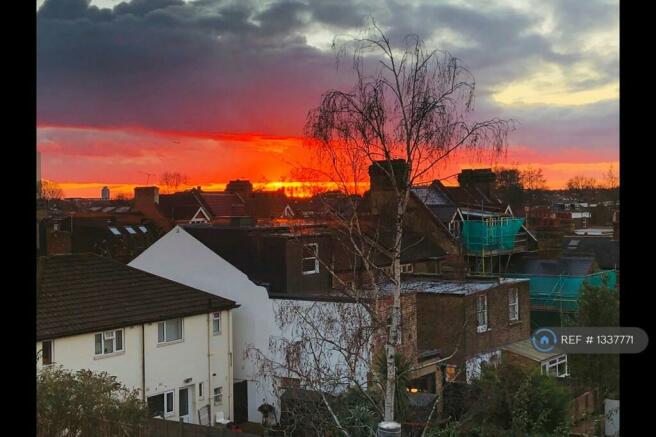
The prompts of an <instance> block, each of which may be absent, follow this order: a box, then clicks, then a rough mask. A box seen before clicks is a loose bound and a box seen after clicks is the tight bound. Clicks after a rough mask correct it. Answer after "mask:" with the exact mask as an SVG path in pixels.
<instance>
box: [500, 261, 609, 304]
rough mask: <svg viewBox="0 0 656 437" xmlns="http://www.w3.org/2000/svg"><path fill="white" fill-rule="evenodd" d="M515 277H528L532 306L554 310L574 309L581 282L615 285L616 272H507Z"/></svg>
mask: <svg viewBox="0 0 656 437" xmlns="http://www.w3.org/2000/svg"><path fill="white" fill-rule="evenodd" d="M508 276H511V277H517V278H528V279H529V281H530V283H529V293H530V297H531V306H532V307H542V308H546V309H553V310H555V311H560V310H562V311H567V312H571V311H576V309H577V304H578V298H579V295H580V294H581V290H582V289H583V283H584V282H586V283H588V284H589V285H593V286H595V287H599V286H601V285H603V284H604V282H605V283H606V285H607V286H608V287H610V288H615V287H616V286H617V272H616V271H614V270H606V271H602V272H597V273H593V274H590V275H586V276H552V275H526V274H509V275H508Z"/></svg>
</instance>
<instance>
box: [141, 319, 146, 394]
mask: <svg viewBox="0 0 656 437" xmlns="http://www.w3.org/2000/svg"><path fill="white" fill-rule="evenodd" d="M145 332H146V329H145V327H144V324H143V323H142V324H141V393H142V397H143V401H144V402H146V335H145Z"/></svg>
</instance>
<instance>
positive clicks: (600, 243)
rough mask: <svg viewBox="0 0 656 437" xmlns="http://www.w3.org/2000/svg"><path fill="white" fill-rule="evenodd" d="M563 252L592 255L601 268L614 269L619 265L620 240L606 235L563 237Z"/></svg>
mask: <svg viewBox="0 0 656 437" xmlns="http://www.w3.org/2000/svg"><path fill="white" fill-rule="evenodd" d="M563 253H565V254H567V255H591V256H594V257H595V259H596V260H597V264H598V265H599V268H601V269H616V268H619V265H620V242H619V240H612V239H610V238H608V237H599V238H595V237H571V238H564V239H563Z"/></svg>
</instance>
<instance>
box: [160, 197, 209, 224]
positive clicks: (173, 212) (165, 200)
mask: <svg viewBox="0 0 656 437" xmlns="http://www.w3.org/2000/svg"><path fill="white" fill-rule="evenodd" d="M200 206H201V205H200V202H199V201H198V199H196V197H195V196H194V195H193V193H192V192H191V191H181V192H178V193H173V194H162V195H160V196H159V205H158V208H159V210H160V211H161V212H162V214H164V216H165V217H168V218H169V219H171V220H174V221H176V220H182V221H188V220H191V219H192V218H193V217H194V214H196V213H197V212H198V209H199V208H200Z"/></svg>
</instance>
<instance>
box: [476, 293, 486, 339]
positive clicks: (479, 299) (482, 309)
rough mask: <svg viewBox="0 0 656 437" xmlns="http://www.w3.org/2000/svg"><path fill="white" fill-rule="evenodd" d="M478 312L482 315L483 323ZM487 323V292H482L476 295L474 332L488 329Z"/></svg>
mask: <svg viewBox="0 0 656 437" xmlns="http://www.w3.org/2000/svg"><path fill="white" fill-rule="evenodd" d="M481 303H482V304H481ZM480 314H482V315H483V318H484V323H481V317H479V315H480ZM487 325H488V317H487V294H482V295H480V296H476V332H478V333H481V332H486V331H487V330H488V327H487Z"/></svg>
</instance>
